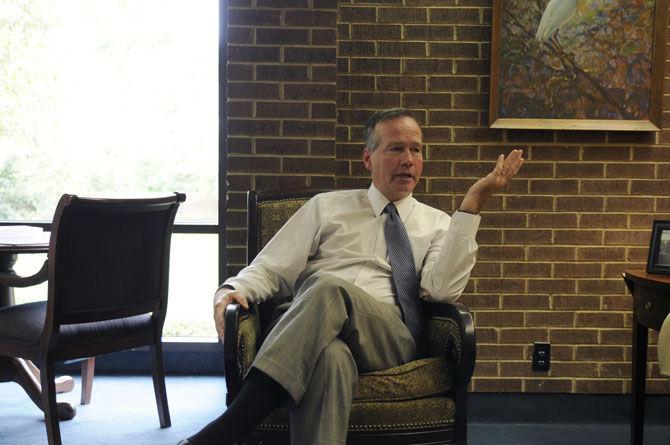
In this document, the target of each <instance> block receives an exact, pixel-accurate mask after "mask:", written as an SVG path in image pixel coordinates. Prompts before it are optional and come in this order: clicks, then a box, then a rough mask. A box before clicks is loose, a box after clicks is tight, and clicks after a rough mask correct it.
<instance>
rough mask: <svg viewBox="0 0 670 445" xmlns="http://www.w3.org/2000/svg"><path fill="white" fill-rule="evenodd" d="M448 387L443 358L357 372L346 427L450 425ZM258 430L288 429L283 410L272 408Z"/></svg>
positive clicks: (452, 409)
mask: <svg viewBox="0 0 670 445" xmlns="http://www.w3.org/2000/svg"><path fill="white" fill-rule="evenodd" d="M452 386H453V378H452V372H451V370H450V369H449V367H448V366H447V363H446V360H445V359H444V358H443V357H429V358H423V359H419V360H414V361H412V362H409V363H405V364H404V365H400V366H396V367H393V368H389V369H384V370H381V371H375V372H369V373H363V374H359V376H358V387H357V389H356V393H355V394H354V401H353V404H352V406H351V414H350V417H349V430H350V431H366V432H375V431H379V432H381V431H385V432H388V431H410V430H413V429H424V428H445V427H451V426H453V422H454V413H455V405H454V400H453V399H452V397H451V396H449V395H447V393H448V391H449V390H450V389H451V388H452ZM259 429H260V430H286V429H288V412H287V410H286V409H285V408H279V409H276V410H275V411H274V412H273V413H272V414H270V416H269V417H268V418H267V419H265V421H264V422H263V423H262V424H261V425H260V426H259Z"/></svg>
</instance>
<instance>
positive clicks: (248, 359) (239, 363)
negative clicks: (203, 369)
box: [223, 303, 261, 405]
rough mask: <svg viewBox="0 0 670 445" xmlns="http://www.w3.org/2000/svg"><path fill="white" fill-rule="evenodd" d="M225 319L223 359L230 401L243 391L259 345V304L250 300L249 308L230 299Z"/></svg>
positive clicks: (227, 401) (227, 400)
mask: <svg viewBox="0 0 670 445" xmlns="http://www.w3.org/2000/svg"><path fill="white" fill-rule="evenodd" d="M224 320H225V321H224V333H223V361H224V373H225V378H226V388H227V390H228V393H227V394H226V404H227V405H229V404H230V403H231V402H232V401H233V399H234V398H235V396H237V393H238V392H239V391H240V388H241V387H242V382H243V380H244V377H245V376H246V374H247V372H248V371H249V368H250V367H251V363H252V361H253V359H254V357H255V356H256V352H258V348H259V347H260V338H261V332H260V325H259V317H258V306H257V305H255V304H251V303H250V304H249V309H244V308H243V307H242V306H240V305H239V304H237V303H231V304H229V305H228V306H227V307H226V313H225V317H224Z"/></svg>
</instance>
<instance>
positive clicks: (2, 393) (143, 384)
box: [0, 375, 226, 445]
mask: <svg viewBox="0 0 670 445" xmlns="http://www.w3.org/2000/svg"><path fill="white" fill-rule="evenodd" d="M166 380H167V381H166V386H167V393H168V402H169V405H170V415H171V418H172V427H171V428H165V429H162V428H160V425H159V423H158V411H157V410H156V402H155V399H154V392H153V384H152V382H151V378H150V377H149V376H137V377H136V376H114V377H111V376H102V375H98V376H95V379H94V381H93V395H92V397H91V404H90V405H86V406H82V405H79V397H80V386H79V378H78V377H75V381H76V386H75V388H74V390H73V391H72V392H70V393H66V394H59V395H58V400H59V401H67V402H71V403H73V404H74V405H75V406H76V408H77V416H76V417H75V418H74V419H72V420H70V421H67V422H61V423H60V427H61V436H62V439H63V444H65V445H91V444H95V445H108V444H109V445H112V444H121V443H123V444H132V445H136V444H151V445H163V444H170V445H175V444H176V443H177V442H178V441H179V440H181V439H183V438H184V437H188V436H189V435H191V434H193V433H194V432H195V431H197V430H198V429H200V428H201V427H202V426H204V425H205V424H207V423H208V422H209V421H210V420H212V419H213V418H214V417H216V416H218V415H219V414H220V413H221V412H222V411H223V410H224V409H225V395H226V388H225V382H224V379H223V377H221V376H199V377H188V376H175V377H167V379H166ZM46 443H47V438H46V429H45V427H44V420H43V416H42V413H41V411H39V410H38V408H37V407H36V406H35V405H33V403H32V402H31V401H30V399H28V397H27V396H26V394H25V393H24V392H23V389H22V388H21V387H20V386H18V385H17V384H14V383H3V384H0V444H3V445H4V444H7V445H10V444H11V445H40V444H46Z"/></svg>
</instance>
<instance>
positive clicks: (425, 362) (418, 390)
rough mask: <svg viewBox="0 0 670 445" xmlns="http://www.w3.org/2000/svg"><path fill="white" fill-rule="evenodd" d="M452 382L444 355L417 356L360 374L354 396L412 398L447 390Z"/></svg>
mask: <svg viewBox="0 0 670 445" xmlns="http://www.w3.org/2000/svg"><path fill="white" fill-rule="evenodd" d="M452 386H453V378H452V373H451V370H450V369H449V367H448V366H447V363H446V360H445V359H444V357H429V358H423V359H419V360H414V361H412V362H409V363H405V364H404V365H400V366H396V367H393V368H389V369H384V370H381V371H375V372H369V373H364V374H360V375H359V378H358V388H357V389H356V393H355V394H354V400H360V401H366V402H377V401H390V400H411V399H419V398H423V397H430V396H436V395H440V394H445V393H446V392H447V391H449V390H450V389H451V388H452Z"/></svg>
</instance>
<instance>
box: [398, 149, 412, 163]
mask: <svg viewBox="0 0 670 445" xmlns="http://www.w3.org/2000/svg"><path fill="white" fill-rule="evenodd" d="M400 160H401V161H402V164H403V165H412V164H414V157H413V156H412V151H411V150H410V149H409V148H405V149H404V150H403V151H402V155H400Z"/></svg>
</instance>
